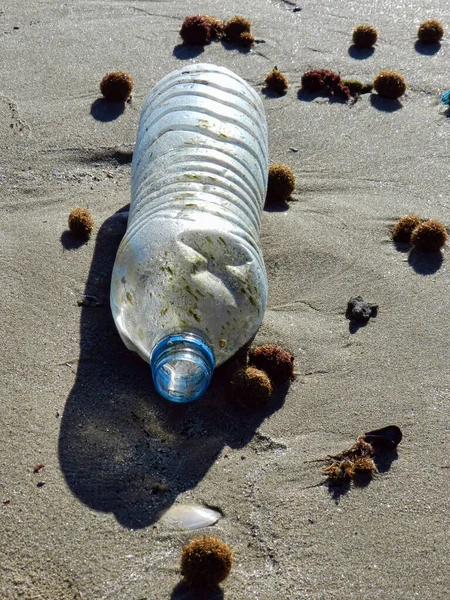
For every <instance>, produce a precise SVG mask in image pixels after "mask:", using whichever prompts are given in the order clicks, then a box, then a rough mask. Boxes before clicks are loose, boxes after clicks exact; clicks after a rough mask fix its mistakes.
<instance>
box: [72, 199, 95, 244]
mask: <svg viewBox="0 0 450 600" xmlns="http://www.w3.org/2000/svg"><path fill="white" fill-rule="evenodd" d="M68 225H69V231H70V233H71V234H72V235H73V236H75V237H77V238H80V239H83V240H87V239H89V238H90V237H91V233H92V229H93V227H94V219H93V218H92V215H91V213H90V212H89V211H88V209H87V208H82V207H81V206H78V207H77V208H73V209H72V210H71V211H70V213H69V218H68Z"/></svg>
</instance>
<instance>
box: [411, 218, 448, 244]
mask: <svg viewBox="0 0 450 600" xmlns="http://www.w3.org/2000/svg"><path fill="white" fill-rule="evenodd" d="M447 240H448V234H447V229H446V228H445V225H443V224H442V223H441V222H440V221H433V220H430V221H424V222H423V223H421V224H420V225H418V226H417V227H416V228H415V229H414V231H413V232H412V235H411V244H412V245H413V246H414V248H416V249H417V250H422V251H424V252H437V251H438V250H440V249H441V248H442V247H443V246H445V243H446V241H447Z"/></svg>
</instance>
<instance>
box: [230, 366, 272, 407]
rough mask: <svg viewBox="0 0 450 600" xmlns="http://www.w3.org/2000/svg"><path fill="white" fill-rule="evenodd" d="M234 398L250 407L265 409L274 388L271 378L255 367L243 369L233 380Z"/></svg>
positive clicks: (237, 372) (235, 374) (236, 373)
mask: <svg viewBox="0 0 450 600" xmlns="http://www.w3.org/2000/svg"><path fill="white" fill-rule="evenodd" d="M231 390H232V394H233V396H234V398H235V399H236V400H237V401H238V402H240V403H242V404H245V405H247V406H250V407H256V408H257V407H263V406H265V405H266V404H267V402H268V401H269V398H270V396H271V394H272V391H273V387H272V382H271V381H270V378H269V376H268V375H267V373H265V372H264V371H262V370H260V369H257V368H255V367H242V368H240V369H238V370H237V371H235V373H234V374H233V376H232V378H231Z"/></svg>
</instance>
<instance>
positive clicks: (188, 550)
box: [181, 536, 233, 587]
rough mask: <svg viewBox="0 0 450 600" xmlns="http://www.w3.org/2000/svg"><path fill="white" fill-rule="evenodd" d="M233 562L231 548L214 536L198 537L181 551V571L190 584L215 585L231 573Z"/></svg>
mask: <svg viewBox="0 0 450 600" xmlns="http://www.w3.org/2000/svg"><path fill="white" fill-rule="evenodd" d="M232 564H233V552H232V551H231V548H230V547H229V546H228V544H225V542H222V540H219V539H217V538H214V537H208V536H203V537H201V538H196V539H194V540H192V541H191V542H189V544H187V545H186V546H185V547H184V548H183V551H182V553H181V573H182V575H183V577H184V578H185V580H186V582H187V583H188V584H190V585H199V586H207V587H208V586H215V585H217V584H218V583H220V582H221V581H223V580H224V579H225V578H226V577H227V576H228V575H229V573H230V571H231V566H232Z"/></svg>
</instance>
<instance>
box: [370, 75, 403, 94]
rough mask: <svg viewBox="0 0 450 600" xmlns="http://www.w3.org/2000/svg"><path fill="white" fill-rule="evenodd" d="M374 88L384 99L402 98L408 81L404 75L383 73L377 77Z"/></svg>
mask: <svg viewBox="0 0 450 600" xmlns="http://www.w3.org/2000/svg"><path fill="white" fill-rule="evenodd" d="M373 87H374V88H375V91H376V92H377V93H378V95H379V96H383V98H390V99H396V98H400V96H402V95H403V94H404V93H405V92H406V81H405V78H404V77H403V75H401V74H400V73H397V72H396V71H381V72H380V73H378V75H377V76H376V77H375V80H374V82H373Z"/></svg>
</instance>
